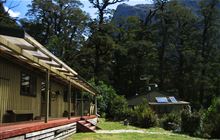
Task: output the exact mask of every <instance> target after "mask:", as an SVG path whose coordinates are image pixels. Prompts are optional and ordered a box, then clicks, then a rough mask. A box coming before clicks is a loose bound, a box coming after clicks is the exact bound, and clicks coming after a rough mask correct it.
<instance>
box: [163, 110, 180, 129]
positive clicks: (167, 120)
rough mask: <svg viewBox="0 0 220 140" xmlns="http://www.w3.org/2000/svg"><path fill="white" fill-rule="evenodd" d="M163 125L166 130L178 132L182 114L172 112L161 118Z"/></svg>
mask: <svg viewBox="0 0 220 140" xmlns="http://www.w3.org/2000/svg"><path fill="white" fill-rule="evenodd" d="M161 125H162V127H163V128H164V129H166V130H177V129H178V128H179V126H180V113H177V112H172V113H169V114H165V115H164V116H163V117H162V118H161Z"/></svg>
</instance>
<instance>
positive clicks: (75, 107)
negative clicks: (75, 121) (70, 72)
mask: <svg viewBox="0 0 220 140" xmlns="http://www.w3.org/2000/svg"><path fill="white" fill-rule="evenodd" d="M77 111H78V110H77V92H76V93H75V116H77Z"/></svg>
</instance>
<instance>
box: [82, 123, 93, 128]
mask: <svg viewBox="0 0 220 140" xmlns="http://www.w3.org/2000/svg"><path fill="white" fill-rule="evenodd" d="M84 126H87V127H90V126H92V124H91V123H86V124H84Z"/></svg>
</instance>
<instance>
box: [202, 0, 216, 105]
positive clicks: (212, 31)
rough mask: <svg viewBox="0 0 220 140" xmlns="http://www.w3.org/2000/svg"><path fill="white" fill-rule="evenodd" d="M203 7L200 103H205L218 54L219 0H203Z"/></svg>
mask: <svg viewBox="0 0 220 140" xmlns="http://www.w3.org/2000/svg"><path fill="white" fill-rule="evenodd" d="M200 7H201V11H200V14H201V16H202V17H201V21H200V25H201V38H200V42H201V44H200V46H199V50H200V56H201V60H200V64H201V69H200V87H199V94H200V103H201V104H203V101H204V94H205V93H206V92H207V90H206V89H208V88H209V87H210V86H209V82H210V80H211V79H209V78H210V76H209V74H208V73H209V71H210V69H209V68H210V65H211V63H212V62H211V58H212V57H213V55H216V53H215V52H216V51H215V48H216V47H219V44H218V43H219V42H218V40H219V27H220V26H219V25H220V24H219V19H220V13H219V0H209V1H207V0H202V1H201V2H200Z"/></svg>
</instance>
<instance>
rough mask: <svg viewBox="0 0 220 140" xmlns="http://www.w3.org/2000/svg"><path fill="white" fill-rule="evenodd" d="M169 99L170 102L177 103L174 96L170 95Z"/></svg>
mask: <svg viewBox="0 0 220 140" xmlns="http://www.w3.org/2000/svg"><path fill="white" fill-rule="evenodd" d="M169 99H170V101H171V102H172V103H177V102H178V101H177V100H176V98H175V97H174V96H170V97H169Z"/></svg>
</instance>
